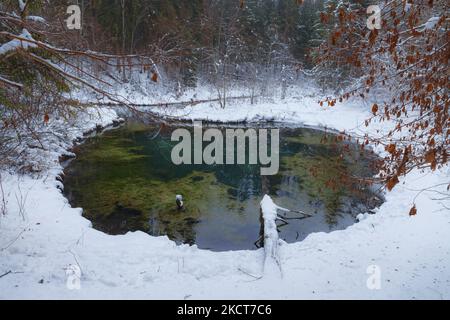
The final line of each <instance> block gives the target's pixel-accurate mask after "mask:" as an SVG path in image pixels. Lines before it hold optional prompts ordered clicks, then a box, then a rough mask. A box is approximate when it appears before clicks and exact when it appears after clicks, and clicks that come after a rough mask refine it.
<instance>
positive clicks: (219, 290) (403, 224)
mask: <svg viewBox="0 0 450 320" xmlns="http://www.w3.org/2000/svg"><path fill="white" fill-rule="evenodd" d="M365 110H368V108H362V107H359V106H358V105H356V104H347V105H341V106H337V107H334V108H331V109H330V108H321V107H319V106H318V105H317V98H315V97H308V96H306V95H305V96H303V97H298V98H296V99H290V100H287V101H286V102H280V103H277V104H269V103H267V104H258V105H247V104H242V103H235V104H231V105H229V106H228V107H227V108H226V109H220V108H219V107H218V106H214V105H213V106H210V105H207V104H204V105H196V106H191V107H188V108H185V109H182V110H180V109H172V110H170V109H158V110H156V109H155V110H153V111H157V112H159V113H160V114H162V115H170V116H181V117H184V118H186V119H203V120H209V121H243V120H245V121H249V122H256V121H261V120H263V119H264V120H273V121H281V122H284V123H297V124H298V123H301V124H304V125H312V126H326V127H329V128H332V129H336V130H346V131H348V132H352V133H354V134H363V133H364V132H368V133H369V134H375V133H376V130H379V129H380V128H381V127H382V126H381V124H373V125H371V126H369V127H368V128H366V127H365V126H364V125H363V123H364V120H365V119H366V118H367V115H368V113H367V112H366V111H365ZM114 116H115V114H114V113H113V111H110V112H107V115H106V116H105V120H101V121H105V123H108V122H110V121H111V119H112V118H113V117H114ZM98 121H99V120H98V119H94V120H92V119H90V120H85V121H82V122H83V123H84V126H85V128H84V130H87V129H89V127H91V128H93V127H95V125H96V124H97V122H98ZM80 130H81V129H80ZM81 132H82V131H77V132H76V134H75V133H74V137H75V136H80V135H81ZM70 143H71V141H68V145H69V144H70ZM59 150H60V149H59ZM61 152H62V151H55V152H54V154H53V155H52V156H51V159H49V163H50V162H51V163H52V166H51V168H50V169H49V170H48V171H47V173H46V175H45V176H44V177H41V178H39V179H33V178H31V177H29V176H18V175H13V174H9V173H6V172H2V184H3V189H4V191H5V196H6V201H7V203H6V205H7V211H8V213H7V215H5V216H2V217H1V218H0V276H1V275H4V274H5V275H4V276H3V277H1V278H0V298H1V299H14V298H37V299H45V298H53V299H56V298H60V299H77V298H110V299H117V298H125V299H132V298H158V299H163V298H177V299H202V298H204V299H215V298H217V299H219V298H225V299H227V298H228V299H239V298H247V299H250V298H262V299H266V298H273V299H284V298H292V299H295V298H307V299H323V298H338V299H342V298H356V299H365V298H368V299H371V298H382V299H388V298H399V299H411V298H437V299H441V298H444V299H445V298H447V299H449V298H450V210H448V209H446V207H447V208H448V206H449V204H448V200H433V199H434V198H442V197H441V196H439V193H437V192H436V191H438V192H446V185H444V184H445V183H448V177H449V175H450V172H449V168H448V167H446V168H442V169H439V170H436V171H435V172H419V171H417V170H416V171H413V172H411V173H410V174H408V176H407V177H404V178H402V179H401V181H400V183H399V184H398V185H397V186H396V187H395V188H394V190H393V191H392V192H390V193H388V194H387V195H386V202H385V203H383V205H382V206H381V207H380V208H379V209H378V210H377V213H376V214H375V215H368V214H367V215H362V216H360V220H361V221H360V222H358V223H355V224H354V225H352V226H350V227H348V228H347V229H345V230H341V231H334V232H331V233H314V234H311V235H309V236H308V237H307V238H306V239H305V240H304V241H302V242H299V243H293V244H286V243H284V242H282V243H281V245H279V247H278V250H279V259H280V263H281V265H282V269H283V277H282V278H281V279H280V278H276V279H275V278H271V277H262V278H260V276H261V275H262V273H263V265H264V263H263V262H264V250H263V249H260V250H254V251H250V250H246V251H228V252H211V251H207V250H200V249H198V248H197V247H196V246H188V245H181V246H177V245H175V243H174V242H172V241H170V240H169V239H168V238H167V237H152V236H149V235H147V234H145V233H143V232H129V233H127V234H125V235H118V236H111V235H106V234H104V233H102V232H100V231H97V230H95V229H93V228H91V223H90V222H89V221H88V220H86V219H85V218H83V217H82V216H81V213H82V210H81V209H80V208H71V207H70V206H69V205H68V201H67V199H66V198H64V196H63V195H62V194H61V192H60V190H58V189H57V187H58V186H60V183H59V182H58V181H57V180H56V177H57V175H58V174H59V173H60V171H61V166H60V164H59V163H58V161H57V159H58V153H61ZM377 152H383V151H382V150H377ZM441 184H442V185H441ZM435 185H439V186H437V187H436V188H433V189H430V190H427V191H425V192H421V193H418V191H419V190H418V189H423V188H427V187H432V186H435ZM416 196H417V198H415V203H416V207H417V215H415V216H409V215H408V212H409V209H410V208H411V206H412V201H413V199H414V197H416ZM445 201H447V203H445ZM72 266H77V267H78V268H79V269H80V271H81V278H80V289H79V290H77V289H75V290H70V289H69V287H70V286H67V279H68V277H67V274H66V271H67V270H68V269H70V268H71V267H72ZM372 266H376V268H377V270H379V275H380V277H379V283H380V286H379V288H378V287H377V288H372V287H371V286H368V285H367V282H368V279H369V278H370V277H371V276H372V274H368V273H367V272H368V271H369V272H370V270H372ZM9 271H10V272H9Z"/></svg>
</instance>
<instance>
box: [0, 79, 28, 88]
mask: <svg viewBox="0 0 450 320" xmlns="http://www.w3.org/2000/svg"><path fill="white" fill-rule="evenodd" d="M0 82H3V83H6V84H8V85H10V86H14V87H18V88H22V87H23V85H22V84H20V83H18V82H14V81H11V80H8V79H6V78H3V77H2V76H0Z"/></svg>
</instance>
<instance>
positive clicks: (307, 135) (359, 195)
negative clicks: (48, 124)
mask: <svg viewBox="0 0 450 320" xmlns="http://www.w3.org/2000/svg"><path fill="white" fill-rule="evenodd" d="M186 128H187V129H188V130H191V131H192V128H191V127H189V126H186ZM217 128H219V129H221V130H224V128H223V127H217ZM242 128H244V129H245V127H242ZM175 129H176V127H170V126H164V127H163V128H161V127H159V126H154V125H153V126H152V125H143V124H139V123H136V122H131V121H129V122H128V123H127V124H126V125H124V126H123V127H121V128H118V129H116V130H110V131H107V132H105V133H103V134H102V135H99V136H96V137H92V138H89V139H87V141H86V142H85V143H83V144H82V145H80V146H78V147H77V148H76V149H75V152H76V154H77V158H76V159H74V160H72V161H71V162H70V163H69V164H68V165H67V167H66V169H65V179H64V185H65V191H64V192H65V195H66V196H67V197H68V199H69V201H70V204H71V205H72V206H74V207H82V208H83V209H84V213H83V215H84V216H85V217H86V218H88V219H90V220H91V221H92V223H93V226H94V228H96V229H99V230H102V231H104V232H106V233H109V234H123V233H126V232H128V231H135V230H142V231H144V232H147V233H149V234H151V235H155V236H158V235H167V236H168V237H169V238H170V239H173V240H175V241H177V242H178V243H189V244H194V243H195V244H197V245H198V247H200V248H205V249H211V250H217V251H221V250H230V249H252V248H256V246H255V241H256V240H257V239H258V238H259V234H260V228H261V225H260V219H259V216H260V212H259V202H260V201H261V199H262V196H263V195H264V194H265V193H267V194H269V195H270V196H271V197H272V198H273V199H274V201H275V202H276V203H277V204H278V205H280V206H284V207H287V208H290V209H297V210H303V211H305V212H308V213H311V214H312V215H313V217H311V218H307V219H301V220H300V219H291V220H288V221H289V224H287V225H283V226H280V228H279V231H280V238H282V239H284V240H286V241H287V242H294V241H300V240H302V239H304V238H305V237H306V236H307V235H308V234H309V233H312V232H317V231H331V230H335V229H342V228H345V227H347V226H348V225H350V224H352V223H354V221H355V216H356V215H357V214H358V213H360V212H365V211H367V210H370V209H373V208H374V207H375V206H377V205H379V204H380V202H381V200H380V199H379V198H378V197H377V195H376V194H374V193H373V192H372V191H370V189H369V188H367V186H363V185H360V184H355V183H348V182H347V181H346V180H347V178H348V177H350V176H356V177H368V176H371V175H372V174H373V173H374V172H373V170H372V169H371V163H372V161H373V160H374V157H373V156H372V155H370V154H369V152H368V151H364V152H363V151H361V150H360V149H359V148H357V147H356V146H355V145H352V144H349V143H348V142H347V143H344V142H337V143H331V141H334V139H333V137H335V136H333V135H330V134H329V133H328V134H327V142H325V143H324V141H323V138H324V135H325V134H324V132H322V131H319V130H313V129H307V128H280V170H279V172H278V174H277V175H274V176H261V175H260V167H259V165H210V166H208V165H174V164H173V163H172V161H171V157H170V154H171V150H172V147H173V146H174V145H175V144H176V143H177V142H171V141H170V136H171V133H172V131H173V130H175ZM204 129H207V127H205V126H204ZM269 141H270V139H269ZM206 144H208V143H204V144H203V146H205V145H206ZM269 150H270V149H269ZM177 194H181V195H183V198H184V203H185V210H184V211H179V210H177V208H176V204H175V195H177ZM288 215H289V216H290V217H296V216H298V215H297V214H295V213H291V214H288Z"/></svg>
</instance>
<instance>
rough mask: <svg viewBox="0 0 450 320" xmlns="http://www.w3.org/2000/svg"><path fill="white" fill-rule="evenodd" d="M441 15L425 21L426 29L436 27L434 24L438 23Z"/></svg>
mask: <svg viewBox="0 0 450 320" xmlns="http://www.w3.org/2000/svg"><path fill="white" fill-rule="evenodd" d="M439 19H440V17H431V18H430V19H428V21H427V22H425V27H424V29H425V30H431V29H433V28H434V26H435V25H436V24H437V23H438V21H439Z"/></svg>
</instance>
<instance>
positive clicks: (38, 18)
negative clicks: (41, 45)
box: [27, 16, 47, 23]
mask: <svg viewBox="0 0 450 320" xmlns="http://www.w3.org/2000/svg"><path fill="white" fill-rule="evenodd" d="M27 20H30V21H34V22H40V23H47V21H46V20H45V19H44V18H42V17H40V16H27Z"/></svg>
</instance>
